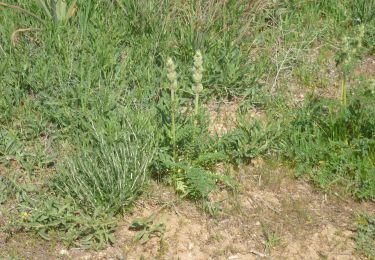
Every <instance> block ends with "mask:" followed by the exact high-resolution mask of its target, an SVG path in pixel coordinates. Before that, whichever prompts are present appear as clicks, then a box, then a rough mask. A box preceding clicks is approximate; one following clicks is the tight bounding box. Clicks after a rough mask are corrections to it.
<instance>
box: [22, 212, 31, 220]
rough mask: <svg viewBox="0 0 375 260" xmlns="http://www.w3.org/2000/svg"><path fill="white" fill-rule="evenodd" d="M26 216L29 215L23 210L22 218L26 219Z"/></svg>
mask: <svg viewBox="0 0 375 260" xmlns="http://www.w3.org/2000/svg"><path fill="white" fill-rule="evenodd" d="M28 216H29V214H28V213H27V212H25V211H24V212H22V213H21V218H22V220H26V219H27V218H28Z"/></svg>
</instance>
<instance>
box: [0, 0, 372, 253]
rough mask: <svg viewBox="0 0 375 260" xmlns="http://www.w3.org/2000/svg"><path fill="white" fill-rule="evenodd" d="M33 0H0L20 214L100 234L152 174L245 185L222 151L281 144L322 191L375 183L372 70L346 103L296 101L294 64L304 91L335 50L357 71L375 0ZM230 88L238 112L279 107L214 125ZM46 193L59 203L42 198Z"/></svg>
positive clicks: (10, 162)
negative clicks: (220, 130)
mask: <svg viewBox="0 0 375 260" xmlns="http://www.w3.org/2000/svg"><path fill="white" fill-rule="evenodd" d="M38 2H39V1H26V0H20V1H9V3H10V4H14V5H17V6H19V7H22V8H23V9H24V10H27V11H28V12H31V13H32V15H30V13H27V12H24V11H21V12H20V11H18V10H16V9H14V8H7V7H4V5H1V6H0V24H1V27H0V35H1V37H0V75H1V80H0V93H1V95H0V170H1V171H4V175H2V176H1V179H0V192H1V195H0V203H3V204H4V205H6V204H7V203H9V202H11V201H12V202H13V203H19V205H21V207H17V208H15V209H13V211H14V212H13V213H14V214H13V215H14V216H19V214H20V213H22V212H24V211H23V210H24V208H28V210H27V211H26V213H27V214H28V216H31V217H30V218H25V219H24V221H21V222H18V221H15V222H14V223H15V224H17V225H19V226H20V227H26V229H27V230H30V231H34V232H36V233H38V234H40V235H41V236H44V237H45V238H46V235H45V234H47V236H48V234H50V232H52V233H53V232H57V233H58V232H61V233H60V234H62V235H61V236H59V235H56V236H55V237H56V238H58V237H60V238H62V240H64V239H65V238H66V239H65V240H67V241H69V244H74V243H77V244H84V245H87V244H88V245H90V246H94V247H95V244H99V245H100V246H103V244H105V243H110V242H111V241H112V238H111V237H110V234H111V233H113V231H114V226H113V225H112V224H108V225H107V224H105V223H112V222H111V221H110V220H111V216H112V215H113V214H115V213H119V212H122V213H124V211H125V209H128V208H129V207H131V204H132V202H133V201H134V200H135V199H136V198H137V196H138V195H139V194H140V193H141V192H142V190H143V189H144V187H145V186H144V185H143V184H144V181H145V182H147V179H148V178H149V177H155V178H156V179H158V180H163V181H164V182H165V183H168V184H171V185H172V186H173V187H175V189H176V191H177V192H179V193H180V194H181V196H185V197H188V198H190V199H194V200H196V201H203V204H204V205H210V203H212V202H211V201H209V199H208V198H209V194H210V193H211V192H212V191H214V190H216V189H217V188H218V185H217V184H218V183H224V184H225V185H224V186H225V187H226V188H229V189H233V188H235V186H236V185H235V184H233V181H232V180H231V179H230V178H229V177H228V176H225V175H220V174H217V173H216V172H215V166H216V164H217V163H218V162H225V163H231V164H246V163H249V162H250V161H251V159H252V158H254V157H256V156H262V155H267V156H274V155H275V154H279V155H281V157H282V158H283V159H286V160H288V161H292V164H293V166H295V167H296V169H297V172H298V173H306V174H308V175H309V176H310V177H311V179H312V180H313V181H314V183H316V184H317V185H318V186H320V187H324V188H325V189H327V190H333V189H335V187H336V186H341V187H342V186H344V187H345V188H346V190H347V191H348V192H349V193H350V194H353V195H354V196H356V197H357V198H360V199H373V198H374V197H375V193H374V192H375V188H374V185H375V184H374V183H375V180H374V178H373V176H374V174H373V172H374V156H375V155H374V123H373V120H372V118H374V109H373V107H374V106H373V101H372V100H371V98H372V99H373V97H374V94H373V92H371V91H372V90H371V87H369V86H370V85H371V83H369V82H367V83H366V84H367V86H365V87H358V88H359V89H360V90H358V93H356V94H353V95H352V94H348V103H347V106H346V107H345V108H342V102H341V101H337V100H330V99H325V98H315V99H311V100H307V101H306V102H305V104H303V105H302V107H298V108H297V109H293V108H290V103H291V102H292V101H291V99H293V98H294V97H293V93H291V92H293V91H292V90H291V89H292V88H291V85H292V84H291V83H293V82H294V80H295V79H296V81H297V82H298V83H299V84H301V85H302V87H301V88H302V90H303V91H304V92H309V91H315V90H316V89H321V88H325V89H329V88H330V87H331V84H333V83H332V82H331V81H330V80H329V79H330V75H327V74H326V73H322V71H327V70H330V69H332V68H330V67H329V66H328V65H327V60H328V59H330V58H332V59H333V57H336V62H337V66H338V70H339V76H340V79H344V80H347V81H348V83H349V82H355V81H354V78H355V76H354V73H353V70H354V68H355V66H356V65H357V64H358V61H360V60H361V58H363V57H365V56H367V55H371V54H373V53H374V50H375V48H374V45H373V42H374V39H375V30H374V28H375V18H374V12H373V11H372V10H373V8H372V7H374V5H375V4H374V3H375V2H374V1H373V0H371V1H368V0H356V1H351V0H345V1H340V2H339V3H338V2H337V1H335V0H327V1H319V0H304V1H297V0H285V1H277V2H275V1H245V0H229V1H203V0H188V1H185V0H176V1H171V0H163V1H156V0H129V1H125V0H116V1H104V0H99V1H93V0H78V1H77V7H78V9H77V10H76V12H74V13H71V14H72V15H71V17H69V19H65V18H64V14H63V13H64V12H62V13H60V12H59V13H60V15H61V16H57V15H56V10H55V11H54V10H53V8H50V9H48V8H47V9H48V10H47V11H46V9H44V8H43V7H42V6H40V5H39V4H38ZM67 2H68V6H69V5H70V4H71V3H72V2H73V1H67ZM62 9H63V8H62ZM54 13H55V14H54ZM35 16H37V17H38V18H35ZM65 17H66V16H65ZM18 29H26V31H24V32H22V31H17V30H18ZM14 32H17V33H16V34H14ZM358 32H361V33H358ZM198 50H200V51H201V54H202V57H203V64H202V67H203V71H200V73H202V79H200V75H198V76H197V68H198V67H199V70H201V69H202V68H200V67H201V65H200V64H199V62H198V63H197V62H195V64H194V55H196V51H198ZM316 52H317V54H316ZM326 53H330V54H332V55H331V56H329V55H328V56H329V57H328V58H327V57H326ZM314 55H315V56H318V58H317V59H320V62H319V63H316V62H314V58H316V57H315V56H314ZM168 58H171V59H172V60H173V61H174V63H175V70H176V73H177V78H176V80H177V82H178V89H176V90H175V93H174V94H173V95H172V93H171V91H170V89H168V87H170V86H169V85H168V84H170V82H169V83H168V76H167V72H166V71H165V67H166V65H167V64H166V63H167V60H168ZM195 60H196V59H195ZM317 64H318V65H317ZM193 66H194V68H195V70H193V71H192V68H193ZM198 74H199V73H198ZM322 74H323V75H322ZM169 80H170V79H169ZM200 83H201V84H202V88H203V89H202V90H201V86H200ZM348 83H346V82H345V85H344V87H345V89H346V87H347V85H346V84H348ZM358 85H360V84H358ZM304 88H305V89H304ZM306 88H310V89H309V90H308V91H306ZM355 88H356V86H354V87H353V89H355ZM366 88H367V89H368V90H367V91H370V92H360V91H362V90H363V89H366ZM198 89H199V91H197V90H198ZM348 92H350V91H349V90H348ZM356 92H357V91H356ZM172 96H173V98H172ZM224 98H228V99H230V100H236V101H238V102H239V105H240V110H241V111H240V112H241V113H243V114H244V117H243V118H245V117H246V113H247V112H248V110H249V109H251V108H257V109H262V110H263V111H265V113H266V114H267V116H268V119H267V120H265V122H258V121H257V120H248V119H246V120H245V119H243V118H242V117H239V118H240V119H239V122H238V124H237V126H236V128H235V129H233V130H231V131H229V132H228V133H226V134H225V135H224V136H222V137H221V138H219V137H217V136H212V135H211V134H210V133H209V131H208V126H209V120H208V115H207V111H206V110H205V102H207V101H208V100H212V99H219V100H221V99H224ZM193 104H195V105H193ZM172 122H173V123H172ZM275 151H276V152H275ZM9 183H12V185H8V184H9ZM28 185H29V186H32V187H34V186H35V187H34V188H33V189H28V188H25V187H28ZM146 186H147V185H146ZM35 190H38V191H39V192H38V193H40V194H41V195H40V196H39V195H37V194H36V193H37V192H35ZM47 195H48V196H51V197H52V198H51V200H53V201H54V202H53V203H52V202H51V203H50V204H48V203H47V204H45V203H42V200H43V196H47ZM54 203H55V204H54ZM64 203H66V204H68V205H70V206H69V208H64V210H65V211H58V210H57V209H56V208H59V205H60V204H64ZM54 205H55V206H54ZM56 205H57V206H56ZM75 210H78V211H80V212H81V214H82V218H79V217H77V216H74V214H73V212H74V211H75ZM93 212H94V213H95V214H94V215H93ZM64 214H65V215H67V216H68V220H66V219H65V217H64ZM11 215H12V214H11ZM14 218H15V219H17V217H14ZM82 221H90V222H91V221H93V223H96V224H94V225H92V226H90V225H89V226H88V227H85V226H83V227H82ZM51 223H54V224H53V225H52V224H51ZM100 223H103V225H101V224H100ZM81 227H82V229H81ZM69 232H72V234H71V233H69ZM87 239H88V240H87ZM74 241H76V242H74ZM79 241H80V242H79ZM85 241H86V242H87V241H90V242H89V243H86V242H85Z"/></svg>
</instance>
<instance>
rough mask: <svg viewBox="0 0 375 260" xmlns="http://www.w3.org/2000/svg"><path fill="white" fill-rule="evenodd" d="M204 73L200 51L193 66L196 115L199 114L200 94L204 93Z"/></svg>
mask: <svg viewBox="0 0 375 260" xmlns="http://www.w3.org/2000/svg"><path fill="white" fill-rule="evenodd" d="M202 73H203V58H202V54H201V52H200V51H199V50H198V51H197V52H196V53H195V56H194V66H193V80H194V85H193V92H194V94H195V105H194V108H195V115H198V112H199V94H200V93H201V92H202V91H203V85H202Z"/></svg>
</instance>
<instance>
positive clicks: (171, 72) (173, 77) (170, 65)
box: [167, 58, 177, 161]
mask: <svg viewBox="0 0 375 260" xmlns="http://www.w3.org/2000/svg"><path fill="white" fill-rule="evenodd" d="M167 77H168V80H169V90H170V91H171V118H172V125H171V135H172V145H173V160H174V161H176V160H177V140H176V113H177V107H176V106H177V104H176V91H177V73H176V67H175V65H174V62H173V60H172V59H171V58H168V60H167Z"/></svg>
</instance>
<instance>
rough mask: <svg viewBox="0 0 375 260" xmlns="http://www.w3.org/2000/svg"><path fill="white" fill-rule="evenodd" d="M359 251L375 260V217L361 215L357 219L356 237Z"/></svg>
mask: <svg viewBox="0 0 375 260" xmlns="http://www.w3.org/2000/svg"><path fill="white" fill-rule="evenodd" d="M354 239H355V241H356V243H357V250H358V251H359V252H361V253H362V254H363V255H365V256H366V257H369V259H375V248H374V243H375V216H371V215H368V214H362V215H359V216H358V218H357V232H356V235H355V237H354Z"/></svg>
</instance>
